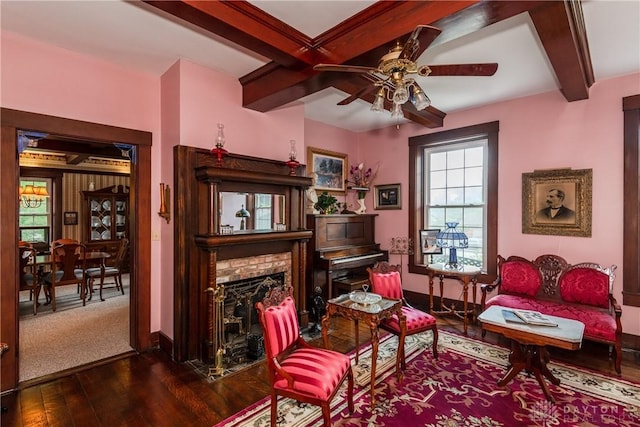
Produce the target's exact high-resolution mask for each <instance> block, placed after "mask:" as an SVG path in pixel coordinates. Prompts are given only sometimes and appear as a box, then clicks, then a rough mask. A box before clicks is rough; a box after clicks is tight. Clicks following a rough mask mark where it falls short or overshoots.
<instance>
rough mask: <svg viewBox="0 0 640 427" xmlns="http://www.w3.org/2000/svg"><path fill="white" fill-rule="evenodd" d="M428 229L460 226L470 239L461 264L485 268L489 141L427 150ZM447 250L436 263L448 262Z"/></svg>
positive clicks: (460, 252)
mask: <svg viewBox="0 0 640 427" xmlns="http://www.w3.org/2000/svg"><path fill="white" fill-rule="evenodd" d="M423 150H424V154H423V159H424V160H425V163H426V164H425V171H428V172H427V173H425V176H424V178H425V182H424V186H423V188H425V189H426V190H425V201H426V204H425V218H424V223H425V225H426V227H425V228H428V229H435V228H438V229H440V230H444V229H445V228H446V225H445V224H446V223H448V222H456V223H458V226H457V230H458V231H463V232H464V233H465V234H466V235H467V237H469V247H467V248H464V249H462V248H461V249H458V262H461V263H462V264H465V265H473V266H476V267H486V265H485V264H484V260H485V259H486V253H485V248H484V245H483V242H484V241H485V240H486V237H485V231H486V227H485V223H486V221H485V219H486V209H485V199H486V182H487V177H486V173H485V172H486V168H485V167H484V165H485V164H486V157H487V140H486V138H485V137H480V138H477V139H474V140H471V141H464V142H459V143H455V144H447V145H445V146H440V147H433V148H429V147H425V148H424V149H423ZM446 256H447V253H446V250H445V251H444V253H443V254H442V255H440V256H436V258H435V259H434V262H446V260H445V257H446Z"/></svg>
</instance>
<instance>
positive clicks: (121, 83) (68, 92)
mask: <svg viewBox="0 0 640 427" xmlns="http://www.w3.org/2000/svg"><path fill="white" fill-rule="evenodd" d="M0 37H1V39H0V43H1V47H2V49H1V51H2V52H1V56H0V58H1V60H2V64H1V65H2V76H1V79H2V80H1V88H2V91H1V94H0V105H2V107H5V108H13V109H17V110H24V111H31V112H34V113H40V114H50V115H52V116H58V117H66V118H70V119H76V120H86V121H90V122H96V123H103V124H108V125H112V126H122V127H126V128H132V129H139V130H144V131H148V132H152V134H153V146H152V150H151V156H152V164H153V165H158V164H160V162H161V152H160V138H159V135H160V124H161V121H160V78H159V77H157V76H152V75H149V74H143V73H140V72H137V71H133V70H130V69H126V68H122V67H120V66H117V65H114V64H111V63H108V62H104V61H100V60H96V59H94V58H91V57H88V56H83V55H79V54H77V53H74V52H70V51H67V50H64V49H60V48H57V47H55V46H51V45H47V44H43V43H39V42H35V41H33V40H31V39H28V38H24V37H22V36H18V35H15V34H13V33H9V32H6V31H2V32H1V33H0ZM159 174H160V169H159V168H156V167H152V171H151V175H152V176H151V182H152V188H157V186H158V184H157V183H158V182H160V181H159V176H160V175H159ZM158 200H159V196H158V194H155V193H154V194H152V206H158V204H159V203H158ZM149 220H151V223H152V230H158V229H159V223H160V221H161V219H160V218H159V217H158V216H157V215H155V214H154V215H152V217H151V218H149ZM160 250H161V245H160V241H159V239H158V240H157V241H154V242H152V245H151V256H152V263H151V264H152V265H151V330H152V331H156V330H158V329H159V328H160V298H161V293H160V287H159V286H158V285H157V284H158V283H160V281H161V277H162V276H161V275H160V269H159V268H158V265H159V264H160V254H161V252H160Z"/></svg>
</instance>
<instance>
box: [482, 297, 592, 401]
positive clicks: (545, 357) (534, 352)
mask: <svg viewBox="0 0 640 427" xmlns="http://www.w3.org/2000/svg"><path fill="white" fill-rule="evenodd" d="M503 310H506V311H509V312H511V311H513V309H512V308H508V307H502V306H499V305H492V306H491V307H489V308H487V309H486V310H485V311H483V312H482V313H481V314H480V316H478V320H480V322H482V328H483V329H486V330H487V331H492V332H496V333H498V334H501V335H503V336H504V337H505V338H509V339H510V340H511V353H510V354H509V363H510V364H511V366H510V368H509V370H508V371H507V373H506V374H505V375H504V377H502V379H501V380H500V381H498V385H499V386H501V387H502V386H505V385H507V384H508V383H509V381H511V380H512V379H513V378H514V377H515V376H516V375H518V373H520V372H521V371H522V370H524V371H525V372H530V373H532V374H533V375H534V376H535V377H536V379H537V380H538V383H539V384H540V387H542V391H543V392H544V395H545V397H546V398H547V400H548V401H550V402H553V401H554V399H553V396H552V395H551V392H550V391H549V387H548V386H547V383H546V382H545V381H544V378H543V377H546V378H547V379H548V380H549V381H551V383H552V384H555V385H560V380H559V379H557V378H556V377H555V376H554V375H553V374H552V373H551V371H550V370H549V368H547V363H549V351H548V350H547V346H549V345H550V346H553V347H558V348H563V349H566V350H578V349H579V348H580V347H581V346H582V334H583V332H584V323H582V322H578V321H577V320H571V319H565V318H562V317H556V316H549V315H546V314H545V315H544V316H545V317H546V318H548V319H549V320H550V321H552V322H553V323H556V324H557V326H538V325H529V324H525V323H511V322H507V321H506V320H505V317H504V315H503V314H502V311H503Z"/></svg>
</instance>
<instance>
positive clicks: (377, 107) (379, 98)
mask: <svg viewBox="0 0 640 427" xmlns="http://www.w3.org/2000/svg"><path fill="white" fill-rule="evenodd" d="M384 97H385V95H384V88H383V87H381V88H380V89H379V90H378V93H376V99H375V100H374V101H373V104H371V111H384Z"/></svg>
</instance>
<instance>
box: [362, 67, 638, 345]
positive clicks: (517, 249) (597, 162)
mask: <svg viewBox="0 0 640 427" xmlns="http://www.w3.org/2000/svg"><path fill="white" fill-rule="evenodd" d="M638 93H640V74H634V75H628V76H624V77H619V78H616V79H611V80H607V81H603V82H599V83H596V84H595V85H594V86H593V87H592V88H591V89H590V99H589V100H584V101H578V102H571V103H568V102H566V100H565V99H564V98H563V97H562V95H561V94H560V92H558V91H554V92H550V93H545V94H542V95H536V96H530V97H525V98H520V99H516V100H512V101H508V102H502V103H496V104H493V105H489V106H486V107H482V108H477V109H473V110H467V111H463V112H457V113H452V114H449V115H447V117H446V119H445V126H444V127H443V128H441V129H434V130H433V131H432V132H438V131H442V130H447V129H455V128H459V127H463V126H469V125H473V124H479V123H485V122H491V121H496V120H497V121H499V122H500V134H499V141H500V142H499V190H498V191H499V208H498V223H499V226H500V229H499V230H498V253H500V254H501V255H505V256H508V255H520V256H523V257H525V258H530V259H533V258H535V257H537V256H538V255H542V254H545V253H553V254H558V255H561V256H563V257H564V258H566V259H567V261H568V262H569V263H577V262H584V261H593V262H597V263H599V264H602V265H611V264H615V265H617V266H618V270H617V274H616V281H615V285H614V294H615V296H616V298H617V300H618V302H620V303H622V284H623V280H624V278H623V275H622V268H623V265H622V208H623V180H622V178H623V176H622V172H623V145H622V136H623V133H622V132H623V128H622V126H623V117H622V98H623V97H625V96H630V95H634V94H638ZM390 129H393V130H394V131H395V128H390ZM388 130H389V129H387V130H385V131H381V132H376V133H364V134H361V135H360V136H359V152H360V153H361V154H362V157H363V159H365V161H367V162H374V161H376V160H378V159H383V163H382V165H381V168H380V172H379V174H378V182H377V183H378V184H385V183H394V182H400V183H402V190H403V191H404V193H403V195H402V206H403V209H402V210H401V211H377V213H379V215H380V216H379V222H378V224H379V226H378V227H377V240H378V241H379V242H380V243H382V244H383V246H384V247H386V248H388V247H389V244H390V239H391V238H392V237H394V236H406V235H407V233H408V231H407V230H408V210H407V208H408V202H409V195H408V194H406V190H407V189H408V180H409V177H408V174H407V171H408V170H407V169H406V167H398V165H406V164H407V161H408V156H409V150H408V146H407V138H408V137H410V136H414V135H421V134H426V133H430V132H429V131H428V130H425V129H419V128H418V127H416V126H414V125H406V126H401V128H400V130H399V131H397V132H396V133H395V135H393V132H388ZM567 167H570V168H573V169H593V189H592V192H593V214H592V237H589V238H586V237H565V236H542V235H534V234H523V233H522V223H521V218H522V188H521V181H522V173H524V172H533V171H534V170H536V169H557V168H567ZM368 203H369V204H372V203H373V202H372V201H371V200H369V201H368ZM396 257H397V256H396ZM392 261H394V262H399V259H395V260H394V259H393V258H392ZM404 277H405V286H406V287H407V288H408V289H411V290H414V291H417V292H423V293H426V292H427V286H428V285H427V280H426V277H425V276H421V275H415V274H405V276H404ZM459 295H460V287H459V286H457V285H455V284H452V286H451V287H450V288H449V289H448V292H447V293H445V296H449V297H451V298H458V296H459ZM622 323H623V330H624V332H625V333H629V334H634V335H640V310H639V309H638V308H635V307H629V306H625V307H623V316H622Z"/></svg>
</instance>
